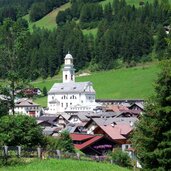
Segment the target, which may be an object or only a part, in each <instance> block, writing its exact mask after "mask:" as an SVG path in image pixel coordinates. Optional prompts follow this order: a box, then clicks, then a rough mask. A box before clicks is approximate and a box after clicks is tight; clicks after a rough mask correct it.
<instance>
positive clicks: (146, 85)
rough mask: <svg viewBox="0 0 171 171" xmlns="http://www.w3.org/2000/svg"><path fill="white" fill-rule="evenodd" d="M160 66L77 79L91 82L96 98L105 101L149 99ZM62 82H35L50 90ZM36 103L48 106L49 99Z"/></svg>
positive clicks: (40, 99) (120, 70)
mask: <svg viewBox="0 0 171 171" xmlns="http://www.w3.org/2000/svg"><path fill="white" fill-rule="evenodd" d="M159 70H160V69H159V66H158V64H156V63H153V64H149V65H144V66H137V67H133V68H122V69H117V70H110V71H101V72H95V73H91V74H90V75H88V76H84V77H78V76H77V77H76V81H78V82H84V81H91V82H92V83H93V87H94V89H95V90H96V98H104V99H131V98H142V99H147V98H148V97H149V96H151V95H152V94H153V93H154V88H153V85H154V81H155V80H156V78H157V74H158V73H159ZM57 82H62V79H61V73H60V75H58V76H56V77H53V78H48V79H47V80H38V81H36V82H33V83H32V84H33V85H34V87H39V88H40V89H43V87H46V88H47V89H48V90H49V89H50V88H51V87H52V85H53V84H54V83H57ZM35 102H36V103H38V104H41V105H43V106H46V105H47V97H41V98H37V99H36V100H35Z"/></svg>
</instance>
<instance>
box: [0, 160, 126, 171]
mask: <svg viewBox="0 0 171 171" xmlns="http://www.w3.org/2000/svg"><path fill="white" fill-rule="evenodd" d="M55 170H56V171H57V170H58V171H76V170H78V171H129V170H128V169H126V168H122V167H119V166H116V165H112V164H105V163H97V162H88V161H76V160H69V159H68V160H56V159H50V160H36V161H33V162H31V163H30V164H25V165H19V166H13V167H2V168H0V171H55Z"/></svg>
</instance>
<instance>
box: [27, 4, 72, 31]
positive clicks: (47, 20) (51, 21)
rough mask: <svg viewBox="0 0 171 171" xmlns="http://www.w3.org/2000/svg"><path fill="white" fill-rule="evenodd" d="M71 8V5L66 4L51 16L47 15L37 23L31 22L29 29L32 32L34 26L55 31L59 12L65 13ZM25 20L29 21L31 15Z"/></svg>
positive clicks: (50, 14)
mask: <svg viewBox="0 0 171 171" xmlns="http://www.w3.org/2000/svg"><path fill="white" fill-rule="evenodd" d="M70 6H71V3H70V2H69V3H66V4H64V5H62V6H61V7H60V8H56V9H55V10H53V11H52V12H50V13H49V14H47V15H46V16H45V17H43V18H42V19H41V20H39V21H37V22H33V23H31V22H29V28H30V30H32V28H33V26H34V25H35V26H36V27H41V28H46V29H49V30H53V29H54V28H56V27H57V25H56V16H57V14H58V12H59V11H63V10H65V9H67V8H69V7H70ZM24 18H25V19H26V20H27V21H29V15H26V16H24Z"/></svg>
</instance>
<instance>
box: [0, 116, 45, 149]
mask: <svg viewBox="0 0 171 171" xmlns="http://www.w3.org/2000/svg"><path fill="white" fill-rule="evenodd" d="M0 125H1V126H0V144H1V145H7V146H18V145H21V146H23V147H36V146H40V145H42V146H43V145H44V143H45V142H44V137H43V134H42V129H41V128H40V126H38V125H37V123H36V120H35V118H32V117H29V116H23V115H14V116H13V115H8V116H3V117H1V119H0Z"/></svg>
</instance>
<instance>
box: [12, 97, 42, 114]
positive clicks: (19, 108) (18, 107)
mask: <svg viewBox="0 0 171 171" xmlns="http://www.w3.org/2000/svg"><path fill="white" fill-rule="evenodd" d="M14 111H15V113H18V114H23V115H28V116H32V117H39V116H40V111H41V108H40V106H39V105H38V104H36V103H34V102H32V101H31V100H29V99H20V100H17V101H16V102H15V108H14Z"/></svg>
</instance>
